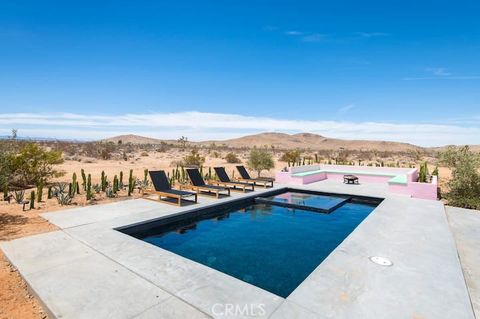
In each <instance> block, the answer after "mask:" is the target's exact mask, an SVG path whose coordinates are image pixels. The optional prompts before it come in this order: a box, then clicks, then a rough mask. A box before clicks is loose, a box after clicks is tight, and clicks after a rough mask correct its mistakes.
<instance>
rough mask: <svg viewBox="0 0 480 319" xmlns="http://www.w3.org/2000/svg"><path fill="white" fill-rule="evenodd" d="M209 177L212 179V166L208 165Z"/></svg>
mask: <svg viewBox="0 0 480 319" xmlns="http://www.w3.org/2000/svg"><path fill="white" fill-rule="evenodd" d="M208 179H212V168H211V167H210V166H209V167H208Z"/></svg>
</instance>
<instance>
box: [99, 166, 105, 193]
mask: <svg viewBox="0 0 480 319" xmlns="http://www.w3.org/2000/svg"><path fill="white" fill-rule="evenodd" d="M100 185H101V187H102V192H104V191H105V190H106V189H107V176H106V175H105V171H102V176H101V179H100Z"/></svg>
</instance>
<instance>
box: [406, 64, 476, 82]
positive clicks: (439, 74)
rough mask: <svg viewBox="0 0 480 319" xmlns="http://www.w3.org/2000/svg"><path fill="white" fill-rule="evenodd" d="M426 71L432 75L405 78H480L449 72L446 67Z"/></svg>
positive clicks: (415, 79) (414, 79)
mask: <svg viewBox="0 0 480 319" xmlns="http://www.w3.org/2000/svg"><path fill="white" fill-rule="evenodd" d="M425 71H426V72H428V73H430V74H431V75H430V76H417V77H406V78H403V80H405V81H418V80H460V81H462V80H480V75H456V74H453V73H451V72H448V71H447V69H446V68H444V67H435V68H426V69H425Z"/></svg>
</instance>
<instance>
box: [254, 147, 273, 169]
mask: <svg viewBox="0 0 480 319" xmlns="http://www.w3.org/2000/svg"><path fill="white" fill-rule="evenodd" d="M247 166H248V167H249V168H250V169H252V170H254V171H256V172H257V174H258V176H260V174H261V173H262V171H263V170H270V169H272V168H274V167H275V162H274V161H273V156H272V154H271V153H270V152H268V151H266V150H264V149H258V148H256V147H254V148H253V149H252V150H251V151H250V155H249V157H248V162H247Z"/></svg>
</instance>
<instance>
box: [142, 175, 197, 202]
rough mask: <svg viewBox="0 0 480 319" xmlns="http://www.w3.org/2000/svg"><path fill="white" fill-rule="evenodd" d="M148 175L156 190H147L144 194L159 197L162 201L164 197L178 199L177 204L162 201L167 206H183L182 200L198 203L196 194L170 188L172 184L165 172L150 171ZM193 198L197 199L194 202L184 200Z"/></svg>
mask: <svg viewBox="0 0 480 319" xmlns="http://www.w3.org/2000/svg"><path fill="white" fill-rule="evenodd" d="M148 174H150V179H151V180H152V183H153V187H154V189H146V190H145V191H144V192H143V193H144V194H155V195H158V199H159V200H162V197H166V198H174V199H176V202H169V201H166V200H162V202H165V203H167V204H174V205H178V206H181V205H182V199H183V200H184V201H188V202H195V203H196V202H197V194H196V193H192V192H186V191H182V190H176V189H172V188H171V186H170V183H169V182H168V178H167V175H166V174H165V172H164V171H149V172H148ZM191 196H194V197H195V199H194V200H193V201H192V200H186V199H184V198H186V197H187V198H188V197H191Z"/></svg>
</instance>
